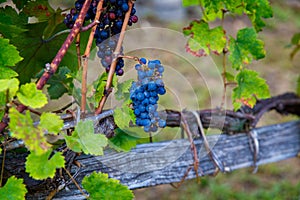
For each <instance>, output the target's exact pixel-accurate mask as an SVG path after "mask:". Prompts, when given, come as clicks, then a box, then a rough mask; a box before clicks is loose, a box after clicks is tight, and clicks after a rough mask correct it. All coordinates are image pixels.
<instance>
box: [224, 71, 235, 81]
mask: <svg viewBox="0 0 300 200" xmlns="http://www.w3.org/2000/svg"><path fill="white" fill-rule="evenodd" d="M225 77H226V80H227V81H229V82H232V81H234V75H233V74H231V73H229V72H225Z"/></svg>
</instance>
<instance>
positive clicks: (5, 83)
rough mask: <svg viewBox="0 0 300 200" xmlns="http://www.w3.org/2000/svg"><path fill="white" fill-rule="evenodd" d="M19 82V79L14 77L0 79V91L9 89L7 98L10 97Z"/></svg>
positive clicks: (16, 89) (14, 92)
mask: <svg viewBox="0 0 300 200" xmlns="http://www.w3.org/2000/svg"><path fill="white" fill-rule="evenodd" d="M19 83H20V82H19V80H18V79H16V78H12V79H1V80H0V92H6V91H7V90H9V99H12V98H13V97H14V96H15V94H16V92H17V91H18V89H19Z"/></svg>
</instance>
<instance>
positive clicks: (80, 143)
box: [65, 120, 107, 155]
mask: <svg viewBox="0 0 300 200" xmlns="http://www.w3.org/2000/svg"><path fill="white" fill-rule="evenodd" d="M65 139H66V142H67V146H68V147H69V148H70V149H72V150H73V151H75V152H80V151H83V152H84V153H85V154H91V155H103V148H104V147H105V146H106V145H107V138H106V137H105V135H103V134H95V133H94V124H93V121H90V120H88V121H80V122H79V123H78V124H77V126H76V127H75V131H73V133H72V135H71V136H67V135H65Z"/></svg>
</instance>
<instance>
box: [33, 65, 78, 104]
mask: <svg viewBox="0 0 300 200" xmlns="http://www.w3.org/2000/svg"><path fill="white" fill-rule="evenodd" d="M42 72H44V70H42ZM69 73H71V70H70V69H69V68H68V67H66V66H63V67H60V68H59V70H58V72H57V73H55V74H54V75H53V76H52V77H51V79H49V80H48V82H47V84H48V85H50V86H49V87H48V88H47V90H48V94H49V96H50V99H58V98H60V97H61V96H62V95H63V94H65V93H67V92H69V91H72V88H73V83H72V81H73V77H72V76H68V74H69ZM41 75H42V73H41V74H40V76H38V77H41Z"/></svg>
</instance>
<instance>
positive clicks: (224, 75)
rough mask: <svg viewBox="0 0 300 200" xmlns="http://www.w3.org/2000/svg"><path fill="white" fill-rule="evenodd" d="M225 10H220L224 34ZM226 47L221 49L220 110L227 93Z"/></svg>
mask: <svg viewBox="0 0 300 200" xmlns="http://www.w3.org/2000/svg"><path fill="white" fill-rule="evenodd" d="M225 12H227V11H226V10H224V9H222V19H221V27H222V29H223V31H224V32H225V30H224V28H223V26H224V16H225ZM226 53H227V49H226V45H225V47H224V49H223V61H222V67H223V72H222V79H223V95H222V101H221V108H223V107H224V105H225V101H226V91H227V80H226Z"/></svg>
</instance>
